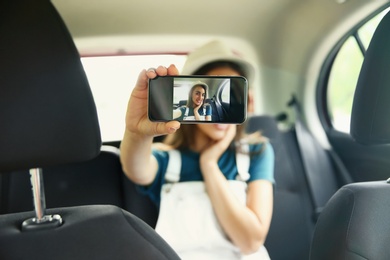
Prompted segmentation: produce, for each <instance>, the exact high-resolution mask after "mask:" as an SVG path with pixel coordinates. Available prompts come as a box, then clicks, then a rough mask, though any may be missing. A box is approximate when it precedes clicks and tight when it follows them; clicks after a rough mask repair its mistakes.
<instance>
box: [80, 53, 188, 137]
mask: <svg viewBox="0 0 390 260" xmlns="http://www.w3.org/2000/svg"><path fill="white" fill-rule="evenodd" d="M185 60H186V55H130V56H102V57H83V58H81V61H82V64H83V66H84V70H85V73H86V74H87V78H88V81H89V84H90V87H91V90H92V94H93V97H94V99H95V103H96V107H97V112H98V117H99V124H100V131H101V134H102V140H103V142H108V141H118V140H121V139H122V137H123V131H124V129H125V113H126V108H127V102H128V100H129V97H130V94H131V91H132V89H133V87H134V85H135V82H136V79H137V77H138V74H139V73H140V71H141V70H142V69H148V68H152V67H156V66H158V65H164V66H169V65H170V64H175V65H176V66H177V68H178V69H179V70H181V68H182V67H183V65H184V62H185Z"/></svg>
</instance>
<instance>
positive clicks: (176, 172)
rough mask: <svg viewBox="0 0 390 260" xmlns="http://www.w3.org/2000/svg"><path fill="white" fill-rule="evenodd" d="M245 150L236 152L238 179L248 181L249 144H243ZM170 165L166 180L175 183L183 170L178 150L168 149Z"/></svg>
mask: <svg viewBox="0 0 390 260" xmlns="http://www.w3.org/2000/svg"><path fill="white" fill-rule="evenodd" d="M241 148H242V151H243V152H236V164H237V170H238V175H237V177H236V180H239V181H247V180H249V177H250V175H249V166H250V157H249V145H248V144H243V145H241ZM168 155H169V158H168V166H167V170H166V173H165V181H166V182H170V183H174V182H178V181H179V180H180V172H181V154H180V152H179V151H178V150H169V151H168Z"/></svg>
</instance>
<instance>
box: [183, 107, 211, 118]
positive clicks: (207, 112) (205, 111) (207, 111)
mask: <svg viewBox="0 0 390 260" xmlns="http://www.w3.org/2000/svg"><path fill="white" fill-rule="evenodd" d="M178 109H179V110H180V111H181V116H180V117H179V118H178V120H184V118H185V117H187V116H194V109H193V108H189V107H187V106H183V107H179V108H178ZM186 113H187V115H186ZM198 113H199V115H200V116H211V114H212V109H211V105H207V106H203V107H201V108H199V110H198Z"/></svg>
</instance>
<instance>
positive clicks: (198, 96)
mask: <svg viewBox="0 0 390 260" xmlns="http://www.w3.org/2000/svg"><path fill="white" fill-rule="evenodd" d="M205 95H206V92H205V90H204V88H203V87H201V86H197V87H195V88H194V90H193V91H192V95H191V98H192V102H193V103H194V106H200V105H201V104H202V103H203V100H204V97H205Z"/></svg>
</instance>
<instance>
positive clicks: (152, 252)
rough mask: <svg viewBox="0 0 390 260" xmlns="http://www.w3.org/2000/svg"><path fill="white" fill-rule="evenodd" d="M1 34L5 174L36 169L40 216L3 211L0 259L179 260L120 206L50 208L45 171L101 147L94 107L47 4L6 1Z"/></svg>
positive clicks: (44, 0) (0, 13)
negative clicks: (47, 205) (45, 195)
mask: <svg viewBox="0 0 390 260" xmlns="http://www.w3.org/2000/svg"><path fill="white" fill-rule="evenodd" d="M0 35H1V41H0V71H1V73H2V74H1V76H0V89H1V95H0V118H1V127H0V144H1V145H0V173H4V172H11V171H24V170H28V169H32V170H30V172H31V175H32V184H33V189H34V195H35V196H34V204H35V206H36V207H35V213H36V214H34V212H33V211H29V212H24V213H23V212H22V213H20V212H19V213H14V214H4V215H0V245H1V246H0V259H2V260H7V259H131V258H139V259H179V257H178V256H177V254H176V253H175V252H174V251H173V250H172V249H171V247H170V246H169V245H168V244H167V243H166V242H165V241H164V240H163V239H162V238H161V237H160V236H158V235H157V233H156V232H155V231H154V230H153V229H152V228H150V227H149V226H148V225H147V224H146V223H144V222H142V221H141V220H140V219H139V218H137V217H135V216H134V215H132V214H130V213H128V212H126V211H124V210H122V209H120V208H118V207H115V206H108V205H100V206H79V207H68V208H55V209H50V210H45V207H44V206H45V201H44V192H43V189H41V187H42V184H43V180H42V179H41V177H42V172H41V169H42V168H47V167H55V166H57V165H66V164H70V163H80V162H83V161H86V160H91V159H93V158H95V157H96V156H97V155H98V153H99V152H100V147H101V139H100V130H99V124H98V118H97V113H96V107H95V104H94V101H93V98H92V94H91V90H90V89H89V86H88V82H87V79H86V76H85V73H84V70H83V68H82V65H81V61H80V57H79V54H78V51H77V49H76V47H75V45H74V43H73V41H72V38H71V36H70V34H69V32H68V31H67V29H66V27H65V24H64V23H63V21H62V19H61V17H60V16H59V14H58V13H57V11H56V10H55V8H54V6H53V5H52V3H51V2H50V1H48V0H37V1H29V0H18V1H14V0H3V1H1V2H0ZM30 199H31V198H30Z"/></svg>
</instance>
